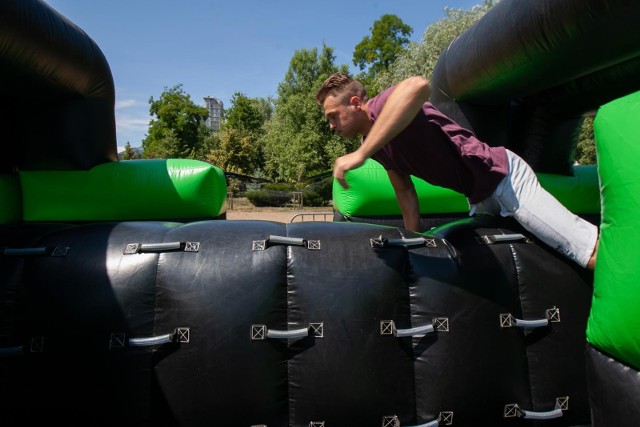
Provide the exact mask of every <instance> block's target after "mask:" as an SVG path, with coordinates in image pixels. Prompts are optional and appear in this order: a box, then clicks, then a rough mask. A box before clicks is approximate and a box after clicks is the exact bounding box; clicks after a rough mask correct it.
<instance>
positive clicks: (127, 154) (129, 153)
mask: <svg viewBox="0 0 640 427" xmlns="http://www.w3.org/2000/svg"><path fill="white" fill-rule="evenodd" d="M141 157H142V155H140V154H139V153H138V152H137V151H136V150H135V149H134V148H133V147H132V146H131V143H130V142H129V141H127V144H126V145H125V146H124V153H122V155H121V156H120V160H134V159H139V158H141Z"/></svg>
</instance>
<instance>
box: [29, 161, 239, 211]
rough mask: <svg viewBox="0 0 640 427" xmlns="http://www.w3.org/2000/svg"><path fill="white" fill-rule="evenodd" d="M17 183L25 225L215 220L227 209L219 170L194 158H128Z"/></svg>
mask: <svg viewBox="0 0 640 427" xmlns="http://www.w3.org/2000/svg"><path fill="white" fill-rule="evenodd" d="M20 182H21V185H22V199H23V208H22V211H23V219H24V221H116V220H118V221H123V220H167V219H175V220H185V219H202V218H216V217H219V216H221V215H223V214H224V213H225V212H226V206H227V205H226V200H227V185H226V179H225V176H224V172H223V171H222V170H221V169H219V168H217V167H215V166H212V165H210V164H208V163H205V162H201V161H197V160H184V159H168V160H165V159H157V160H155V159H154V160H151V159H146V160H127V161H119V162H109V163H103V164H100V165H98V166H95V167H93V168H92V169H90V170H87V171H25V172H20Z"/></svg>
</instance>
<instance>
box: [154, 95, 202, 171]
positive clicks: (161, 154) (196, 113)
mask: <svg viewBox="0 0 640 427" xmlns="http://www.w3.org/2000/svg"><path fill="white" fill-rule="evenodd" d="M149 105H150V108H149V112H150V113H151V116H153V117H155V118H154V119H152V120H151V122H150V124H149V134H148V135H147V137H146V138H145V139H144V140H143V141H142V147H143V148H144V154H143V156H144V157H145V158H191V159H203V158H204V156H205V154H206V152H205V150H204V149H203V143H204V135H206V126H205V124H204V123H205V120H206V118H207V116H208V112H207V109H206V108H204V107H201V106H198V105H196V104H194V103H193V101H191V97H190V95H188V94H187V93H185V92H184V91H183V90H182V85H181V84H179V85H176V86H174V87H172V88H168V89H167V88H165V90H164V92H162V94H161V95H160V98H159V99H158V100H154V99H153V97H151V98H150V99H149Z"/></svg>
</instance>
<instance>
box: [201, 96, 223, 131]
mask: <svg viewBox="0 0 640 427" xmlns="http://www.w3.org/2000/svg"><path fill="white" fill-rule="evenodd" d="M204 104H205V107H206V108H207V111H209V117H208V118H207V121H206V124H207V127H208V128H209V129H211V130H213V131H218V130H220V125H221V124H222V112H223V106H222V101H220V100H219V99H217V98H213V97H211V96H205V97H204Z"/></svg>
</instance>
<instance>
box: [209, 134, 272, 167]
mask: <svg viewBox="0 0 640 427" xmlns="http://www.w3.org/2000/svg"><path fill="white" fill-rule="evenodd" d="M211 139H212V140H213V141H214V142H212V145H213V147H212V148H211V149H210V150H209V153H208V154H207V156H206V161H207V162H209V163H211V164H212V165H214V166H217V167H219V168H220V169H222V170H224V171H227V172H234V173H239V174H251V173H252V172H253V171H254V170H255V169H256V168H257V167H259V166H260V164H261V152H260V147H259V145H258V144H257V142H256V141H257V136H256V134H254V133H251V132H249V131H247V130H244V129H242V128H240V129H235V128H231V127H226V126H223V127H222V130H221V131H220V133H219V134H218V135H215V136H212V137H211Z"/></svg>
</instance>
